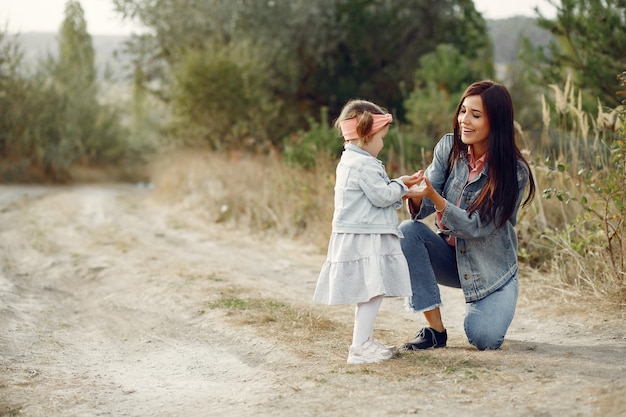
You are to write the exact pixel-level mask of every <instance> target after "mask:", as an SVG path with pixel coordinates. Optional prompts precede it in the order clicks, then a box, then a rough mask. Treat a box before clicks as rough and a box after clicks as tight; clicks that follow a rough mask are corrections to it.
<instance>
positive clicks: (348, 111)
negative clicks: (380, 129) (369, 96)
mask: <svg viewBox="0 0 626 417" xmlns="http://www.w3.org/2000/svg"><path fill="white" fill-rule="evenodd" d="M387 113H388V112H387V110H385V108H383V107H380V106H378V105H376V104H374V103H372V102H370V101H367V100H360V99H354V100H350V101H348V102H347V103H346V105H345V106H343V109H342V110H341V113H340V114H339V117H338V118H337V120H335V127H336V128H337V129H338V130H339V132H341V127H340V125H339V123H341V122H342V121H344V120H348V119H352V118H354V117H356V118H357V120H358V122H357V127H356V131H357V133H358V135H359V144H362V145H365V144H367V143H369V142H370V141H371V140H372V137H373V136H374V135H373V134H372V133H369V132H371V131H372V125H373V124H374V118H373V117H372V114H387Z"/></svg>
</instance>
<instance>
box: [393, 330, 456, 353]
mask: <svg viewBox="0 0 626 417" xmlns="http://www.w3.org/2000/svg"><path fill="white" fill-rule="evenodd" d="M447 341H448V332H447V331H446V330H445V329H444V331H443V332H438V331H437V330H435V329H433V328H430V327H424V328H422V329H421V330H420V331H419V333H417V336H415V339H413V340H411V341H409V342H407V343H405V344H404V345H402V350H422V349H430V348H435V349H436V348H442V347H446V342H447Z"/></svg>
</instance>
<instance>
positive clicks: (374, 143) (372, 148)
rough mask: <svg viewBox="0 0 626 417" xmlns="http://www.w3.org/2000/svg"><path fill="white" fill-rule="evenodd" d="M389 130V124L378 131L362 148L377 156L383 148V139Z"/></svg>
mask: <svg viewBox="0 0 626 417" xmlns="http://www.w3.org/2000/svg"><path fill="white" fill-rule="evenodd" d="M387 132H389V125H387V126H385V127H383V128H382V129H380V130H379V131H378V132H376V133H375V134H374V136H373V137H372V140H370V141H369V142H368V143H367V144H365V145H363V147H362V149H364V150H366V151H367V152H369V153H370V154H371V155H372V156H373V157H377V156H378V154H379V153H380V151H381V150H382V149H383V145H384V143H383V139H384V138H385V136H387Z"/></svg>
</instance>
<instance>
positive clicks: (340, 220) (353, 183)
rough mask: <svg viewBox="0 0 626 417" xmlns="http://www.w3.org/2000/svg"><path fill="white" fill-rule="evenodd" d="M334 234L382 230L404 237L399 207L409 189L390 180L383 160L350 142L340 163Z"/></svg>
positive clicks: (336, 188) (336, 182)
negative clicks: (399, 223) (398, 211)
mask: <svg viewBox="0 0 626 417" xmlns="http://www.w3.org/2000/svg"><path fill="white" fill-rule="evenodd" d="M336 177H337V178H336V181H335V212H334V214H333V223H332V231H333V232H334V233H380V234H394V235H396V236H398V237H402V232H400V229H399V228H398V213H397V212H396V210H397V209H399V208H400V207H402V196H404V195H405V194H406V193H407V192H408V188H407V186H406V185H404V183H403V182H402V181H399V180H390V179H389V177H388V176H387V173H386V172H385V166H384V165H383V163H382V162H381V161H380V160H378V159H376V158H375V157H373V156H372V155H371V154H369V153H368V152H366V151H364V150H363V149H361V148H359V147H358V146H355V145H352V144H349V143H347V144H346V145H345V149H344V151H343V153H342V155H341V160H340V161H339V164H338V165H337V171H336Z"/></svg>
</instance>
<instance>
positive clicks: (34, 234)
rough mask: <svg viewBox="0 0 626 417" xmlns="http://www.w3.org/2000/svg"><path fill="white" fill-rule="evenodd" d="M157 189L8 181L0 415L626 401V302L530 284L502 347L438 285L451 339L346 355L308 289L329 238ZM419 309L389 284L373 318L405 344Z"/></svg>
mask: <svg viewBox="0 0 626 417" xmlns="http://www.w3.org/2000/svg"><path fill="white" fill-rule="evenodd" d="M151 193H152V192H151V191H150V190H147V189H143V188H139V187H134V186H128V185H110V186H102V185H99V186H84V187H59V188H57V187H21V186H20V187H6V186H4V187H1V188H0V254H1V258H0V266H1V268H0V416H10V415H19V416H47V417H50V416H64V417H67V416H115V417H118V416H137V417H144V416H146V417H147V416H185V417H204V416H279V417H281V416H296V415H297V416H320V415H323V416H344V415H367V416H399V415H400V416H401V415H426V414H428V415H437V416H470V417H471V416H486V415H499V416H537V417H539V416H541V417H547V416H555V417H556V416H624V415H626V359H625V356H626V355H625V354H626V324H625V322H624V317H609V316H605V317H603V316H602V315H598V314H594V313H592V311H591V310H585V311H581V313H585V315H582V314H578V315H573V314H555V311H556V310H557V308H556V306H554V305H552V304H548V303H541V302H539V301H538V300H537V298H539V297H536V296H535V297H527V296H524V294H529V293H532V291H533V289H532V288H524V287H522V296H521V299H520V306H519V309H518V312H517V314H516V317H515V320H514V322H513V325H512V328H511V330H510V333H509V335H508V337H507V340H506V342H505V345H504V346H503V348H502V349H501V350H499V351H495V352H477V351H475V350H474V349H472V348H471V347H470V346H468V345H467V342H466V341H465V339H464V337H463V331H462V320H463V302H462V298H461V295H460V294H459V293H458V292H457V291H448V290H445V289H444V292H443V297H444V302H445V303H446V306H445V307H444V315H445V317H446V320H447V325H448V328H449V333H450V341H449V347H448V348H446V349H441V350H437V351H429V352H423V353H417V354H411V353H405V354H402V355H401V356H400V357H398V358H396V359H393V360H391V361H388V362H385V363H382V364H377V365H367V366H351V367H350V366H347V365H345V355H346V349H347V344H348V343H349V340H350V336H351V333H350V331H351V324H352V323H351V320H352V317H351V315H352V307H350V306H345V307H337V308H335V307H333V308H330V307H324V306H314V305H312V304H311V303H310V298H311V294H312V292H313V288H314V285H315V280H316V277H317V272H318V270H319V267H320V265H321V262H322V261H323V254H321V253H320V251H319V250H316V249H314V248H311V247H308V246H306V245H304V244H303V243H302V242H291V241H287V240H283V239H267V238H266V239H262V238H254V237H251V236H248V235H247V234H244V233H242V232H241V231H237V230H230V229H228V228H226V227H224V226H219V225H215V224H211V223H209V222H207V221H206V220H204V219H203V216H202V213H197V212H191V211H189V210H186V209H185V208H184V204H181V203H180V202H171V204H165V203H164V202H163V201H159V200H157V199H155V198H154V197H153V196H152V195H151ZM523 285H524V280H523V278H522V286H523ZM225 294H238V296H240V297H241V299H245V298H246V297H254V299H258V300H263V299H272V300H282V302H283V303H285V305H288V306H290V308H291V309H292V310H294V311H295V310H297V311H300V312H302V311H305V312H308V313H307V314H309V316H308V317H310V318H311V320H321V319H323V320H326V322H328V323H330V327H329V328H333V329H335V330H333V332H334V333H333V334H337V333H338V334H339V335H340V337H339V338H338V340H333V339H331V337H330V335H331V331H330V330H329V331H328V333H325V331H324V330H323V329H318V328H316V327H312V328H304V329H302V328H301V327H302V326H300V327H298V328H296V327H294V329H293V333H292V332H285V331H283V332H282V333H281V332H274V333H272V332H270V331H269V330H267V331H266V330H265V329H271V327H263V326H265V324H263V325H262V326H261V325H259V326H256V325H254V324H250V323H246V322H245V320H243V321H242V320H241V319H237V314H236V313H233V312H232V311H230V310H228V309H225V308H213V307H214V306H215V304H211V302H213V301H215V300H220V299H222V300H223V299H224V297H225ZM211 306H213V307H211ZM581 310H584V309H581ZM311 312H313V313H311ZM587 313H589V314H587ZM267 321H268V322H271V321H272V319H268V320H267ZM296 322H300V321H299V319H294V323H296ZM422 324H423V322H422V321H421V318H420V317H419V316H418V315H414V314H411V313H409V312H407V311H405V310H404V307H403V301H402V300H400V299H390V300H386V301H385V302H384V303H383V307H382V310H381V314H380V316H379V319H378V321H377V325H376V327H377V332H381V334H382V335H383V339H384V340H385V341H386V342H388V343H396V344H399V343H402V342H403V341H404V340H406V339H408V338H409V337H411V336H412V334H413V333H414V332H415V331H416V330H417V329H418V328H419V327H420V326H421V325H422ZM267 325H268V326H271V325H273V324H271V323H269V324H267ZM294 326H295V325H294ZM333 326H334V327H333ZM298 332H299V333H298ZM302 332H304V333H302ZM306 332H308V333H306ZM289 336H292V337H291V338H290V337H289ZM327 336H328V337H327ZM318 341H319V344H318ZM305 342H306V343H305Z"/></svg>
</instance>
